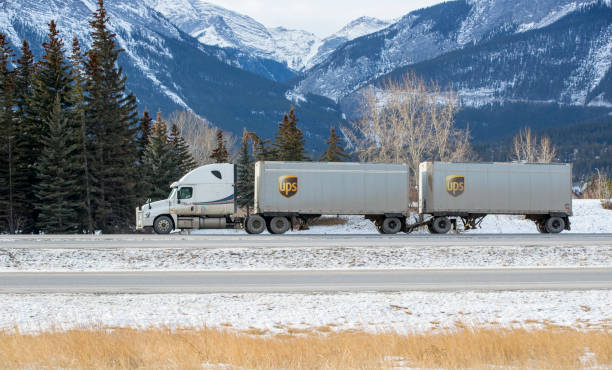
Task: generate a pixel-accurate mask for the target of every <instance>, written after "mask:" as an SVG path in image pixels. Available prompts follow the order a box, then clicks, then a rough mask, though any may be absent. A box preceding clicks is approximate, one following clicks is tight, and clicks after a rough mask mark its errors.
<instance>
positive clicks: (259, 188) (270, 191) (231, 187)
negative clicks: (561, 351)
mask: <svg viewBox="0 0 612 370" xmlns="http://www.w3.org/2000/svg"><path fill="white" fill-rule="evenodd" d="M419 175H420V176H419V185H420V186H419V213H420V215H419V216H420V220H422V221H420V222H416V223H410V222H409V216H410V200H409V198H410V197H409V192H410V186H409V184H410V181H409V180H410V179H409V170H408V167H407V165H405V164H370V163H313V162H258V163H257V164H256V165H255V189H254V190H255V203H254V214H252V215H250V216H249V217H247V218H246V219H245V218H242V217H238V216H236V207H235V193H234V191H235V179H236V175H235V166H234V165H231V164H213V165H207V166H203V167H200V168H198V169H196V170H194V171H192V172H190V173H189V174H187V175H185V176H184V177H183V178H182V179H181V180H179V181H178V182H176V183H174V184H173V185H172V192H171V193H170V196H169V198H168V199H166V200H162V201H158V202H154V203H151V202H149V203H148V204H145V205H144V206H142V207H139V208H138V209H137V210H136V225H137V229H142V228H145V227H153V228H154V230H155V231H156V232H157V233H162V234H163V233H169V232H171V231H172V230H174V229H222V228H238V227H243V228H244V229H245V230H246V232H247V233H250V234H258V233H261V232H263V231H264V230H266V229H267V230H268V231H269V232H270V233H273V234H282V233H285V232H286V231H288V230H289V229H291V228H297V229H300V228H302V227H303V226H305V225H307V224H308V222H309V221H310V220H311V219H314V218H317V217H319V216H321V215H324V214H327V215H329V214H335V215H363V216H365V217H366V218H367V219H369V220H371V221H372V222H373V223H374V224H375V225H376V227H377V229H378V230H379V232H381V233H383V234H395V233H398V232H400V231H404V232H411V231H412V230H414V229H415V228H417V227H420V226H427V227H428V228H429V230H430V231H431V232H432V233H446V232H448V231H449V230H450V229H451V227H452V226H453V225H455V227H456V224H457V220H461V221H463V223H464V225H465V227H466V228H470V227H476V226H477V225H478V224H479V222H480V221H481V220H482V218H483V217H484V216H486V215H487V214H520V215H525V216H526V217H527V218H528V219H531V220H533V221H534V222H535V223H536V225H537V227H538V230H540V232H543V233H544V232H550V233H558V232H561V231H562V230H564V229H569V218H568V217H569V216H570V215H571V214H572V209H571V188H570V181H571V180H570V179H571V166H570V165H543V164H511V163H441V162H426V163H422V164H421V167H420V173H419Z"/></svg>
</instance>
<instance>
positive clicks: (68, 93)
mask: <svg viewBox="0 0 612 370" xmlns="http://www.w3.org/2000/svg"><path fill="white" fill-rule="evenodd" d="M47 37H48V40H47V41H46V42H45V43H43V55H42V57H41V59H40V60H39V62H38V63H37V67H36V68H35V72H34V75H33V76H32V94H31V95H30V96H29V97H28V99H27V106H28V108H27V109H28V114H27V121H28V122H27V124H26V127H25V130H26V131H27V132H26V135H27V140H28V141H29V145H28V146H26V147H24V148H23V149H24V159H23V161H24V162H25V164H26V165H27V166H28V168H29V169H30V171H31V172H30V173H29V174H28V180H29V184H31V185H33V184H36V183H37V182H38V181H40V179H38V178H37V177H36V176H37V175H36V174H37V170H36V169H37V163H38V162H39V158H40V156H41V155H42V152H41V150H42V148H43V145H42V143H43V140H44V139H45V138H47V137H48V136H49V128H50V126H49V124H48V123H47V121H48V120H49V118H50V114H51V112H53V109H54V107H55V101H56V99H59V104H60V109H61V110H62V112H69V111H72V109H73V108H74V102H73V96H72V93H73V91H72V85H73V83H72V77H71V75H70V72H69V65H68V63H67V61H66V59H65V57H64V51H63V45H64V44H63V42H62V40H61V39H60V37H59V31H58V30H57V27H56V25H55V22H54V21H51V22H49V32H48V35H47ZM64 118H65V119H67V120H68V121H67V125H69V126H70V127H74V125H75V122H74V119H72V117H70V115H68V114H66V115H64ZM74 159H75V160H77V159H76V157H75V158H74ZM28 190H32V189H28ZM33 193H34V194H35V191H32V192H30V194H33ZM36 218H37V209H36V208H35V209H34V211H33V214H32V216H31V219H32V222H33V225H27V227H26V231H36V224H37V220H36Z"/></svg>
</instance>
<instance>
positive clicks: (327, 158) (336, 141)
mask: <svg viewBox="0 0 612 370" xmlns="http://www.w3.org/2000/svg"><path fill="white" fill-rule="evenodd" d="M330 131H331V132H330V135H329V139H327V142H326V143H325V144H327V151H326V152H325V155H323V157H322V158H321V160H320V161H319V162H342V161H344V160H346V159H348V158H349V156H348V155H347V154H346V153H345V152H344V149H342V146H341V143H340V138H339V137H338V135H336V129H334V128H333V127H332V128H331V129H330Z"/></svg>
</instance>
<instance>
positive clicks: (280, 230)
mask: <svg viewBox="0 0 612 370" xmlns="http://www.w3.org/2000/svg"><path fill="white" fill-rule="evenodd" d="M290 227H291V224H290V223H289V220H287V217H282V216H277V217H272V219H271V220H270V223H269V224H268V231H269V232H270V233H271V234H284V233H286V232H287V230H289V228H290Z"/></svg>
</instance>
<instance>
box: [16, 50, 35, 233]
mask: <svg viewBox="0 0 612 370" xmlns="http://www.w3.org/2000/svg"><path fill="white" fill-rule="evenodd" d="M33 76H34V55H33V54H32V50H31V49H30V45H29V44H28V42H27V41H26V40H23V43H22V45H21V57H20V58H19V59H17V64H16V67H15V105H16V109H15V125H16V128H17V130H16V140H15V142H16V156H17V157H18V161H17V166H16V167H17V168H16V174H15V178H14V184H15V199H16V208H17V209H16V213H17V216H16V217H17V219H18V220H19V221H18V222H19V224H20V227H21V229H22V231H24V232H31V231H33V230H34V226H35V224H34V217H35V215H36V211H35V206H34V197H33V196H32V194H33V190H32V186H33V184H34V183H35V182H36V171H35V168H34V164H35V163H36V160H37V158H36V157H34V153H35V152H36V151H37V150H38V148H39V143H38V142H37V141H36V140H35V138H36V137H38V131H37V128H36V127H37V125H36V124H35V121H34V120H33V119H32V116H33V114H32V109H31V107H30V106H29V101H30V100H31V98H32V78H33Z"/></svg>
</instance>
